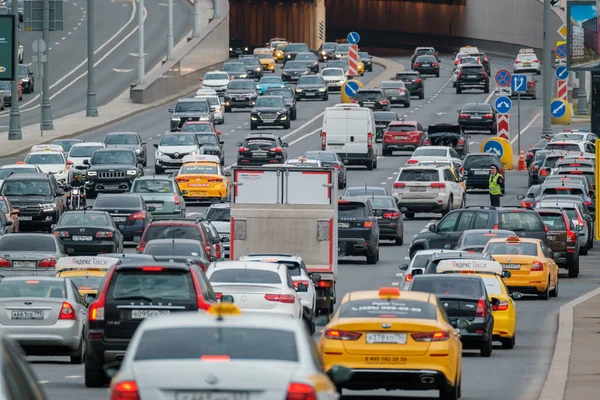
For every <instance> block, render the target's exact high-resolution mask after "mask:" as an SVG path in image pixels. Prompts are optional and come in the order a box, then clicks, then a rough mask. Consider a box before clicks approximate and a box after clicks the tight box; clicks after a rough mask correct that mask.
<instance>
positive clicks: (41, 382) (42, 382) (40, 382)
mask: <svg viewBox="0 0 600 400" xmlns="http://www.w3.org/2000/svg"><path fill="white" fill-rule="evenodd" d="M38 383H39V384H41V385H43V384H44V383H50V381H38Z"/></svg>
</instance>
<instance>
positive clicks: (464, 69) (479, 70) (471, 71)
mask: <svg viewBox="0 0 600 400" xmlns="http://www.w3.org/2000/svg"><path fill="white" fill-rule="evenodd" d="M461 71H462V73H463V74H465V75H468V74H481V73H483V67H476V66H472V67H471V66H467V65H465V66H463V67H462V70H461Z"/></svg>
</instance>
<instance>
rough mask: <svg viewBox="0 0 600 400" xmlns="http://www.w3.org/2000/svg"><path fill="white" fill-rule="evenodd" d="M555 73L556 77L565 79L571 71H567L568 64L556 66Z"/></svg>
mask: <svg viewBox="0 0 600 400" xmlns="http://www.w3.org/2000/svg"><path fill="white" fill-rule="evenodd" d="M554 75H556V79H561V80H564V79H567V78H568V77H569V71H567V67H566V66H564V65H560V66H558V67H556V71H554ZM559 97H560V96H559Z"/></svg>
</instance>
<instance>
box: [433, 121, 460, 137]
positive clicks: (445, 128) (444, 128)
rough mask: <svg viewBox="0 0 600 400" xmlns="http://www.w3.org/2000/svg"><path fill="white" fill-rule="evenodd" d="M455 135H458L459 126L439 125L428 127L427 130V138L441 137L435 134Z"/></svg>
mask: <svg viewBox="0 0 600 400" xmlns="http://www.w3.org/2000/svg"><path fill="white" fill-rule="evenodd" d="M446 133H455V134H457V135H460V133H461V131H460V126H458V125H455V124H443V125H442V124H440V125H429V127H428V128H427V134H428V135H429V137H433V136H441V135H437V134H446Z"/></svg>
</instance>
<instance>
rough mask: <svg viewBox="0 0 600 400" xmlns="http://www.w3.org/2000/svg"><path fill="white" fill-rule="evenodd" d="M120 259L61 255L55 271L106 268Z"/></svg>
mask: <svg viewBox="0 0 600 400" xmlns="http://www.w3.org/2000/svg"><path fill="white" fill-rule="evenodd" d="M119 261H120V260H119V259H118V258H114V257H94V256H80V257H61V258H59V259H58V261H57V262H56V272H60V271H74V270H107V269H109V268H110V267H112V266H113V265H115V264H117V263H118V262H119Z"/></svg>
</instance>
